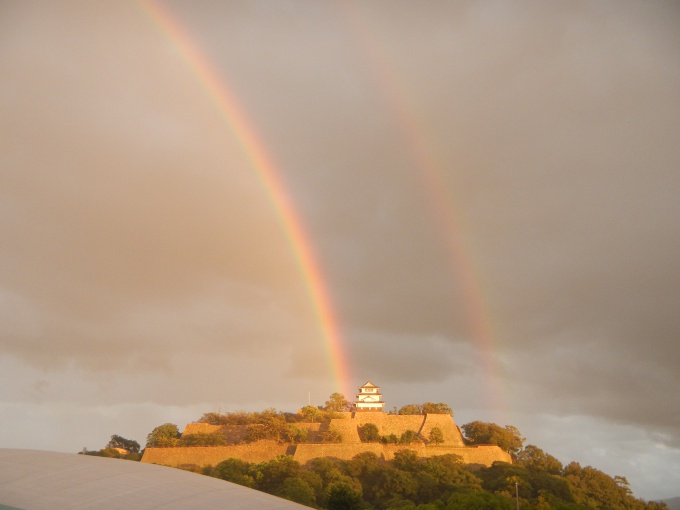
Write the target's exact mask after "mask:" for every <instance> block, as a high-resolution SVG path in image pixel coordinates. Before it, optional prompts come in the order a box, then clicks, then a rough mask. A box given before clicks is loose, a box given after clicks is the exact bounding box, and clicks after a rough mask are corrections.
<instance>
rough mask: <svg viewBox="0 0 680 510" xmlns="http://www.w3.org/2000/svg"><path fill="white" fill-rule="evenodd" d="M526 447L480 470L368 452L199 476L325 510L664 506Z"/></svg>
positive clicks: (225, 467) (632, 509) (222, 467)
mask: <svg viewBox="0 0 680 510" xmlns="http://www.w3.org/2000/svg"><path fill="white" fill-rule="evenodd" d="M527 449H528V450H527ZM527 449H525V450H527V451H526V454H525V451H524V450H523V451H522V452H520V457H521V458H522V459H523V460H519V461H518V462H517V463H515V464H507V463H504V462H496V463H495V464H494V465H493V466H491V467H489V468H481V469H477V470H472V469H471V468H469V467H468V466H466V465H465V464H463V463H462V462H461V460H460V457H458V456H457V455H441V456H437V457H430V458H424V459H422V458H419V457H418V455H417V453H416V452H415V451H413V450H408V449H404V450H401V451H399V452H397V453H396V454H395V458H394V460H392V461H389V462H388V461H383V460H381V459H379V458H378V457H377V456H376V455H375V454H374V453H370V452H365V453H361V454H359V455H357V456H355V457H354V458H353V459H352V460H349V461H343V460H339V459H333V458H318V459H314V460H313V461H311V462H309V463H308V464H307V465H305V466H301V465H300V464H299V463H298V462H296V461H295V460H294V459H293V458H292V457H289V456H285V455H282V456H279V457H277V458H276V459H274V460H271V461H268V462H262V463H259V464H250V463H247V462H244V461H241V460H237V459H229V460H225V461H224V462H221V463H220V464H218V465H217V466H215V467H214V468H213V467H207V468H204V469H203V473H204V474H207V475H210V476H214V477H217V478H221V479H223V480H228V481H231V482H234V483H238V484H241V485H245V486H247V487H252V488H254V489H257V490H261V491H264V492H268V493H270V494H274V495H276V496H280V497H283V498H286V499H290V500H292V501H296V502H298V503H301V504H303V505H307V506H310V507H313V508H325V509H328V510H336V509H350V510H351V509H357V510H359V509H375V510H383V509H385V510H388V509H389V510H396V509H400V510H449V509H451V510H452V509H494V508H496V509H507V510H512V509H514V508H516V505H517V502H519V506H520V508H523V509H535V510H539V509H540V510H543V509H550V508H554V509H561V510H576V509H610V510H618V509H622V510H623V509H625V510H653V509H660V508H665V505H663V504H660V503H645V502H644V501H642V500H638V499H635V498H634V497H633V496H632V494H631V493H630V490H629V488H628V484H627V481H626V480H625V478H621V477H615V478H612V477H610V476H608V475H606V474H605V473H603V472H601V471H598V470H597V469H594V468H591V467H585V468H582V467H581V466H579V465H578V464H576V463H572V464H569V465H568V466H567V467H566V468H562V466H561V465H560V467H559V470H556V468H557V465H556V464H555V462H558V463H559V461H556V459H554V457H552V456H550V455H548V454H546V453H544V452H542V451H540V449H538V448H537V447H535V446H528V447H527ZM551 459H554V460H551ZM516 498H517V499H516Z"/></svg>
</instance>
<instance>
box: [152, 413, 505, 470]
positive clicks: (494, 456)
mask: <svg viewBox="0 0 680 510" xmlns="http://www.w3.org/2000/svg"><path fill="white" fill-rule="evenodd" d="M366 423H373V424H375V425H376V426H377V427H378V431H379V433H380V434H381V435H390V434H394V435H396V436H400V435H401V434H403V433H404V432H406V431H407V430H413V431H415V432H418V433H420V434H421V436H422V437H423V438H425V439H427V438H428V436H429V433H430V431H431V430H432V428H433V427H439V429H440V430H441V431H442V433H443V435H444V443H442V444H439V445H431V444H425V443H423V442H415V443H413V444H410V445H400V444H382V443H362V442H361V440H360V438H359V433H358V428H359V427H360V426H362V425H365V424H366ZM294 425H295V426H297V427H299V428H305V429H307V430H308V431H309V433H310V440H314V439H313V437H314V438H315V437H316V436H317V435H318V434H320V431H323V430H324V428H325V426H328V429H329V430H335V431H337V432H338V433H340V434H341V435H342V442H341V443H302V444H298V445H290V444H280V443H277V442H275V441H257V442H254V443H250V444H238V445H231V446H195V447H177V448H147V449H146V450H145V451H144V456H143V457H142V462H146V463H149V464H162V465H167V466H173V467H177V466H182V465H196V466H199V467H202V466H206V465H212V466H214V465H217V464H219V463H220V462H222V461H223V460H226V459H229V458H232V457H233V458H237V459H241V460H244V461H246V462H251V463H258V462H265V461H268V460H272V459H274V458H276V457H277V456H278V455H286V454H287V455H293V458H294V459H295V460H297V461H298V462H300V463H301V464H305V463H307V462H309V461H310V460H312V459H314V458H317V457H335V458H338V459H342V460H350V459H351V458H352V457H354V456H355V455H357V454H359V453H363V452H373V453H375V454H376V455H377V456H378V457H380V458H383V459H386V460H391V459H393V458H394V453H395V452H397V451H399V450H404V449H409V450H415V451H416V452H417V453H418V455H419V456H420V457H433V456H436V455H446V454H449V453H453V454H456V455H460V456H461V457H462V459H463V462H465V463H467V464H475V465H480V466H490V465H491V464H492V463H493V462H495V461H497V460H499V461H503V462H512V459H511V458H510V455H509V454H508V453H507V452H504V451H503V450H501V449H500V448H499V447H498V446H465V445H464V443H463V437H462V435H461V433H460V430H459V429H458V427H457V426H456V424H455V423H454V421H453V418H452V417H451V416H450V415H448V414H428V415H388V414H385V413H379V412H359V413H345V415H344V416H343V417H342V418H337V419H333V420H331V421H330V424H321V423H296V424H294ZM223 428H224V427H222V426H220V425H210V424H207V423H190V424H188V425H187V426H186V428H185V430H184V434H188V435H191V434H197V433H214V432H219V431H223Z"/></svg>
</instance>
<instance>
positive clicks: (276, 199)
mask: <svg viewBox="0 0 680 510" xmlns="http://www.w3.org/2000/svg"><path fill="white" fill-rule="evenodd" d="M140 5H141V6H142V9H143V10H144V11H145V12H146V13H147V14H148V16H149V17H150V18H151V20H152V21H153V22H154V24H155V25H157V26H158V27H159V28H160V30H161V31H162V33H163V34H164V35H165V36H167V37H168V39H169V40H170V41H172V43H173V44H174V45H175V47H176V48H177V49H178V50H179V52H180V53H181V55H182V57H183V59H184V61H185V62H186V63H187V65H188V66H189V68H190V69H191V71H192V72H193V73H194V75H195V76H196V77H197V78H198V80H199V82H200V83H201V85H202V86H203V87H204V89H205V90H206V92H207V93H208V95H209V96H210V98H211V99H212V100H213V101H214V103H215V105H216V107H217V109H218V110H219V112H220V114H221V115H222V117H223V119H224V120H225V122H226V124H227V125H228V127H229V128H230V129H231V131H232V132H233V134H234V136H235V137H236V139H237V140H238V142H239V143H240V145H241V147H242V149H243V151H244V153H245V154H246V156H247V157H248V159H249V160H250V163H251V165H252V167H253V169H254V170H255V171H256V172H257V175H258V176H259V178H260V180H261V182H262V185H263V187H264V188H265V190H266V192H267V194H268V196H269V198H270V199H271V201H272V203H273V206H274V209H275V211H276V212H277V215H278V217H279V219H280V221H281V224H282V227H283V230H284V231H285V233H286V236H287V237H288V240H289V242H290V245H291V247H292V250H293V252H294V254H295V258H296V260H297V262H298V265H299V269H300V272H301V274H302V275H303V277H304V280H305V284H306V286H307V289H308V292H309V294H310V298H311V301H312V304H313V307H314V311H315V314H316V317H317V320H318V323H319V327H320V329H321V333H322V335H323V338H324V342H325V345H326V348H327V351H328V358H329V359H328V361H329V366H330V369H331V371H332V373H333V377H334V379H335V381H336V385H337V387H338V390H339V391H341V392H342V393H343V394H345V396H347V397H350V395H351V393H349V390H350V388H349V365H348V363H347V359H346V356H345V353H344V351H343V349H342V342H341V335H340V329H339V325H338V320H337V317H336V315H335V312H334V309H333V306H332V303H331V299H330V296H329V293H328V291H327V289H326V285H325V282H324V278H323V273H322V272H321V269H320V267H319V263H318V261H317V259H316V256H315V254H314V250H313V248H312V244H311V242H310V239H309V236H308V235H307V233H306V231H305V228H304V224H303V222H302V220H301V219H300V217H299V215H298V214H297V212H296V210H295V207H294V206H293V204H292V201H291V198H290V195H289V193H288V191H287V189H286V186H285V185H284V183H283V181H282V180H281V177H280V176H279V172H278V170H277V168H276V165H275V164H274V162H273V161H272V159H271V157H270V156H269V155H268V154H267V150H266V147H265V145H264V144H263V142H262V140H260V138H259V137H258V136H257V133H256V131H255V129H254V128H253V126H252V124H251V122H250V121H249V119H248V117H247V115H246V113H245V112H244V111H243V109H242V108H241V107H240V106H239V104H238V102H237V100H236V98H235V96H234V94H233V93H232V92H231V91H230V90H229V87H228V85H227V82H226V80H225V79H224V77H223V76H221V75H220V74H219V73H218V72H217V70H216V69H215V68H214V66H213V65H212V64H211V62H210V60H209V59H208V58H207V57H206V55H205V53H204V52H203V51H202V50H201V48H200V47H199V46H198V45H197V44H196V42H195V41H194V40H193V39H192V38H191V36H190V35H189V33H188V32H187V30H185V29H184V27H183V26H182V25H181V24H180V23H179V21H178V20H177V18H176V17H174V16H173V14H172V13H171V12H170V10H169V9H168V8H167V7H164V6H162V5H161V3H160V2H158V1H156V0H141V1H140Z"/></svg>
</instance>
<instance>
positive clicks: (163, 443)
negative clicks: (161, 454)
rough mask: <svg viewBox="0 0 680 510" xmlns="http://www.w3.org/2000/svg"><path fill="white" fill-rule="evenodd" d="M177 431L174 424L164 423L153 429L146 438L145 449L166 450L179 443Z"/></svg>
mask: <svg viewBox="0 0 680 510" xmlns="http://www.w3.org/2000/svg"><path fill="white" fill-rule="evenodd" d="M179 436H180V433H179V429H178V428H177V425H175V424H174V423H165V424H163V425H160V426H158V427H156V428H155V429H153V430H152V431H151V433H150V434H149V435H148V436H146V447H147V448H149V447H158V448H167V447H172V446H177V444H178V443H179Z"/></svg>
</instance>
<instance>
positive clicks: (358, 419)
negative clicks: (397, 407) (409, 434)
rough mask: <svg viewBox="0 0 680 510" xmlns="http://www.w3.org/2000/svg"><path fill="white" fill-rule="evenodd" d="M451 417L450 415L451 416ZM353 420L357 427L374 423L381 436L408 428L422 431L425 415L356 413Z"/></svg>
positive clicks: (402, 431) (399, 432)
mask: <svg viewBox="0 0 680 510" xmlns="http://www.w3.org/2000/svg"><path fill="white" fill-rule="evenodd" d="M449 418H450V416H449ZM352 421H354V422H355V423H356V426H357V427H360V426H362V425H365V424H366V423H373V424H375V425H376V426H377V427H378V433H379V434H380V435H381V436H389V435H390V434H394V435H395V436H401V435H402V434H403V433H404V432H406V431H407V430H412V431H413V432H420V429H421V427H422V426H423V422H424V421H425V416H424V415H422V414H386V413H370V412H365V413H361V412H359V413H354V417H353V418H352Z"/></svg>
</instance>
